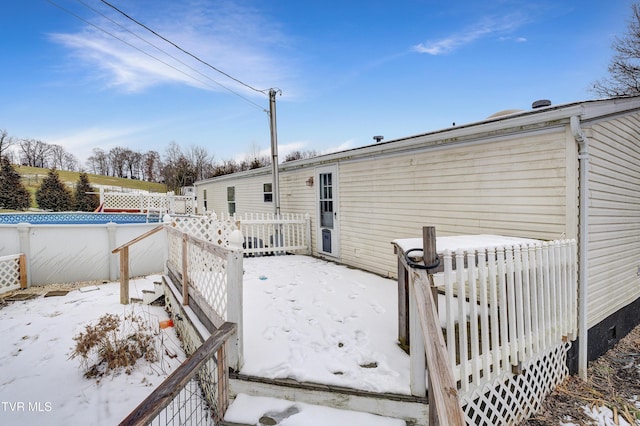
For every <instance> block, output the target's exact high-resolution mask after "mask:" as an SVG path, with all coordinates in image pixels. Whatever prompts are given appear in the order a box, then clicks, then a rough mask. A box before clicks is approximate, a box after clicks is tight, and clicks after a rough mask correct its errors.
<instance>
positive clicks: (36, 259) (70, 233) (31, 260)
mask: <svg viewBox="0 0 640 426" xmlns="http://www.w3.org/2000/svg"><path fill="white" fill-rule="evenodd" d="M156 226H158V224H157V223H140V224H138V223H136V224H114V223H109V224H106V225H31V224H25V223H21V224H18V225H0V256H5V255H10V254H17V253H25V254H26V257H27V282H28V285H45V284H56V283H68V282H77V281H93V280H109V281H115V280H117V279H118V278H119V274H120V256H119V255H118V254H112V253H111V252H112V251H113V249H115V248H117V247H119V246H121V245H123V244H124V243H126V242H128V241H131V240H133V239H134V238H136V237H138V236H139V235H141V234H143V233H145V232H147V231H149V230H151V229H153V228H155V227H156ZM166 253H167V242H166V234H165V232H158V233H156V234H154V235H152V236H150V237H148V238H145V239H144V240H142V241H140V242H138V243H136V244H134V245H133V246H131V247H130V249H129V276H131V277H135V276H140V275H149V274H155V273H161V272H162V271H163V268H164V261H165V259H166Z"/></svg>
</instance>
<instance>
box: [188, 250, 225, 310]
mask: <svg viewBox="0 0 640 426" xmlns="http://www.w3.org/2000/svg"><path fill="white" fill-rule="evenodd" d="M188 256H189V257H188V258H189V271H188V276H189V281H190V283H191V285H192V286H193V288H194V289H195V290H197V291H198V292H199V293H200V294H201V295H202V296H203V297H204V299H205V300H206V301H207V303H208V304H209V306H210V307H211V308H213V309H214V310H215V311H216V313H218V315H220V317H221V318H224V319H227V271H226V264H227V262H226V259H223V258H220V257H218V256H216V255H214V254H213V253H211V252H208V251H206V250H202V249H201V248H200V247H198V246H195V245H191V244H190V245H189V254H188Z"/></svg>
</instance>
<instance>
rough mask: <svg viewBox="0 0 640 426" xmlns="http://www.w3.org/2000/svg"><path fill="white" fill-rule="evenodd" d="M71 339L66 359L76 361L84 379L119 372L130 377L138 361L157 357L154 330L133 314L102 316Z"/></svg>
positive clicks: (153, 359)
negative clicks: (69, 354) (70, 349)
mask: <svg viewBox="0 0 640 426" xmlns="http://www.w3.org/2000/svg"><path fill="white" fill-rule="evenodd" d="M73 340H74V341H75V342H76V345H75V348H74V349H73V352H72V353H71V356H70V358H71V359H74V358H80V365H81V368H83V369H84V370H85V373H84V375H85V377H87V378H98V379H99V378H100V377H102V376H104V375H105V374H109V373H118V372H120V371H124V372H125V373H127V374H130V373H131V371H132V368H133V367H134V366H135V365H136V363H137V362H138V360H139V359H144V360H145V361H147V362H155V361H156V360H157V358H158V355H157V350H156V336H155V333H154V330H153V329H152V328H151V327H150V326H149V324H148V323H147V322H146V321H145V320H144V318H142V317H141V316H140V315H137V314H134V313H129V314H125V315H124V316H123V317H120V316H118V315H114V314H105V315H103V316H102V317H100V319H99V320H98V322H97V323H96V324H94V325H87V326H85V329H84V331H83V332H80V333H79V334H78V335H76V336H75V337H74V338H73Z"/></svg>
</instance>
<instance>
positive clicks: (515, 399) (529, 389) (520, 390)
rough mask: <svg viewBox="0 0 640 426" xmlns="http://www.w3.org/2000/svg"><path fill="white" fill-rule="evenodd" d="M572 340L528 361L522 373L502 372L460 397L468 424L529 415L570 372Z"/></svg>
mask: <svg viewBox="0 0 640 426" xmlns="http://www.w3.org/2000/svg"><path fill="white" fill-rule="evenodd" d="M570 347H571V344H570V343H562V344H560V345H557V346H555V347H553V348H551V349H550V350H548V351H546V352H545V353H543V354H541V355H540V356H538V357H536V358H534V359H531V360H529V362H527V364H526V365H525V366H523V368H522V372H521V373H520V374H507V373H505V374H503V375H501V376H499V377H497V378H496V379H494V380H492V381H490V382H487V383H486V384H485V385H484V386H481V387H479V388H475V389H474V390H473V391H472V392H469V393H468V394H466V395H465V394H463V395H461V397H460V402H461V405H462V409H463V411H464V414H465V421H466V424H468V425H478V426H494V425H516V424H519V423H521V422H522V421H524V420H526V419H528V418H530V417H531V416H532V415H534V414H535V413H536V412H537V411H538V410H539V409H540V407H541V405H542V402H543V400H544V399H545V398H546V396H547V395H548V394H549V393H550V392H551V391H552V390H553V389H555V387H556V386H557V385H559V384H560V383H561V382H562V381H563V380H564V379H565V378H566V377H567V376H568V374H569V369H568V368H567V363H566V361H567V351H568V350H569V348H570Z"/></svg>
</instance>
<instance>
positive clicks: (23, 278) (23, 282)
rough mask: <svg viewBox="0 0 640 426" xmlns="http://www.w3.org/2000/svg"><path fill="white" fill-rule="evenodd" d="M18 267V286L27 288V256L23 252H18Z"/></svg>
mask: <svg viewBox="0 0 640 426" xmlns="http://www.w3.org/2000/svg"><path fill="white" fill-rule="evenodd" d="M18 268H19V269H20V288H27V256H26V255H25V254H24V253H20V258H19V259H18Z"/></svg>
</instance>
